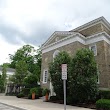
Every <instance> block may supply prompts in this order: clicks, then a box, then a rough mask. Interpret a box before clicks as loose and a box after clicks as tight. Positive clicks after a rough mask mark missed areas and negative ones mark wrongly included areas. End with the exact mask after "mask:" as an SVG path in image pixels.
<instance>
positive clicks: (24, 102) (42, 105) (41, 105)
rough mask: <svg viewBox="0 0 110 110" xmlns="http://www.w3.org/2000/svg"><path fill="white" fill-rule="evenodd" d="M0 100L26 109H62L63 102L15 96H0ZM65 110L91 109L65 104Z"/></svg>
mask: <svg viewBox="0 0 110 110" xmlns="http://www.w3.org/2000/svg"><path fill="white" fill-rule="evenodd" d="M0 102H1V103H4V104H8V105H11V106H15V107H19V108H22V109H26V110H64V106H63V104H56V103H50V102H43V99H36V100H29V99H21V98H16V97H15V96H0ZM67 110H93V109H87V108H81V107H75V106H69V105H67Z"/></svg>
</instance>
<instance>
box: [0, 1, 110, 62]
mask: <svg viewBox="0 0 110 110" xmlns="http://www.w3.org/2000/svg"><path fill="white" fill-rule="evenodd" d="M109 13H110V0H0V53H1V54H0V64H3V63H5V62H9V54H14V53H15V52H16V51H17V49H19V48H21V47H22V46H23V45H26V44H30V45H32V46H34V47H35V48H37V47H38V46H41V45H42V44H43V43H44V42H45V41H46V40H47V39H48V38H49V37H50V36H51V34H52V33H53V32H54V31H69V30H72V29H74V28H76V27H78V26H80V25H82V24H84V23H87V22H89V21H91V20H94V19H96V18H98V17H101V16H104V17H105V18H106V19H107V20H108V21H109V22H110V14H109Z"/></svg>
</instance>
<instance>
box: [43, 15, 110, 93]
mask: <svg viewBox="0 0 110 110" xmlns="http://www.w3.org/2000/svg"><path fill="white" fill-rule="evenodd" d="M81 48H89V49H91V50H92V51H93V52H94V56H95V59H96V62H97V66H98V69H99V74H98V84H99V87H100V88H110V24H109V22H108V21H107V20H106V19H105V18H104V17H100V18H98V19H95V20H93V21H91V22H89V23H86V24H84V25H82V26H80V27H78V28H76V29H73V30H70V31H58V32H54V33H53V34H52V36H50V38H49V39H48V40H47V41H46V42H45V43H44V44H43V45H42V68H41V86H42V87H48V88H50V90H51V95H52V94H53V90H52V89H53V87H52V84H51V81H50V80H49V79H50V78H49V72H48V63H49V62H51V61H53V58H54V57H55V56H56V55H57V54H58V53H59V52H60V51H66V52H68V53H69V54H70V55H71V56H73V55H75V54H76V51H77V50H78V49H81Z"/></svg>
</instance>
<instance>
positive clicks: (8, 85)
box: [0, 67, 15, 93]
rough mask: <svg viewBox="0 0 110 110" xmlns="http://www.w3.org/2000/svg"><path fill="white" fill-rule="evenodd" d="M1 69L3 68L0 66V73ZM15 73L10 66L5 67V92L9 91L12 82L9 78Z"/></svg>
mask: <svg viewBox="0 0 110 110" xmlns="http://www.w3.org/2000/svg"><path fill="white" fill-rule="evenodd" d="M2 70H3V67H0V73H1V74H2ZM13 74H15V69H12V68H6V75H7V77H6V79H7V81H6V89H5V93H9V92H10V91H11V85H12V83H13V82H11V81H9V78H10V77H11V76H12V75H13Z"/></svg>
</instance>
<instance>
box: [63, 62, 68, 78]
mask: <svg viewBox="0 0 110 110" xmlns="http://www.w3.org/2000/svg"><path fill="white" fill-rule="evenodd" d="M62 79H63V80H64V79H65V80H67V64H62Z"/></svg>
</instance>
